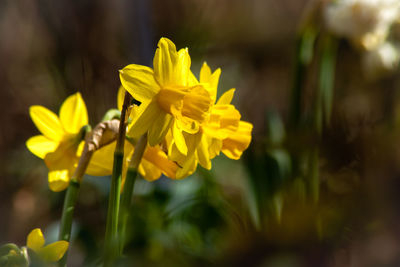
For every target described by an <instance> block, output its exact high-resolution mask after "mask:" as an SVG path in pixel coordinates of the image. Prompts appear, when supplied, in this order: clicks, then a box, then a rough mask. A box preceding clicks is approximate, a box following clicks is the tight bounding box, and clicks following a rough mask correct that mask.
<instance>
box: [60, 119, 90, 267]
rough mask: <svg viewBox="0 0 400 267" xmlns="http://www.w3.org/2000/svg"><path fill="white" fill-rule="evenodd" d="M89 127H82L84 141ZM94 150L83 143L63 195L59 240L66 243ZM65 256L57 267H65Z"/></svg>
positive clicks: (87, 143) (86, 143)
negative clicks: (84, 176)
mask: <svg viewBox="0 0 400 267" xmlns="http://www.w3.org/2000/svg"><path fill="white" fill-rule="evenodd" d="M90 130H91V127H90V126H89V125H86V126H84V127H82V130H81V132H82V136H85V135H86V136H87V138H86V139H89V136H90V135H89V134H88V133H89V132H90ZM93 152H94V150H93V149H90V142H88V141H86V142H85V147H84V150H83V152H82V155H81V157H80V159H79V163H78V167H77V168H76V169H75V172H74V174H73V176H72V178H71V181H70V183H69V185H68V189H67V193H66V194H65V199H64V207H63V211H62V216H61V225H60V231H59V237H58V238H59V240H65V241H67V242H69V241H70V238H71V228H72V220H73V215H74V210H75V204H76V202H77V200H78V193H79V187H80V183H81V181H82V178H83V175H84V174H85V171H86V168H87V166H88V165H89V162H90V158H91V157H92V155H93ZM67 254H68V251H67V252H66V253H65V254H64V256H63V257H62V259H61V260H60V261H59V266H66V262H67Z"/></svg>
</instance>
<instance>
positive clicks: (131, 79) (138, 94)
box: [119, 64, 160, 102]
mask: <svg viewBox="0 0 400 267" xmlns="http://www.w3.org/2000/svg"><path fill="white" fill-rule="evenodd" d="M119 77H120V79H121V83H122V86H123V87H124V88H125V90H127V91H128V92H129V93H130V94H131V95H132V97H133V98H135V99H136V100H138V101H140V102H144V101H149V100H151V99H152V98H153V97H154V96H155V95H156V94H157V93H158V91H159V90H160V86H159V85H158V84H157V82H156V81H155V79H154V74H153V70H152V69H151V68H149V67H146V66H142V65H136V64H131V65H128V66H126V67H125V68H123V69H122V70H120V73H119Z"/></svg>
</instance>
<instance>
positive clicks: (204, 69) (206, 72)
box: [200, 62, 211, 83]
mask: <svg viewBox="0 0 400 267" xmlns="http://www.w3.org/2000/svg"><path fill="white" fill-rule="evenodd" d="M210 78H211V69H210V67H209V66H208V65H207V62H204V63H203V66H201V70H200V82H201V83H208V82H209V80H210Z"/></svg>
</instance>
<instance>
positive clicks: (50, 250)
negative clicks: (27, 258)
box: [26, 228, 69, 262]
mask: <svg viewBox="0 0 400 267" xmlns="http://www.w3.org/2000/svg"><path fill="white" fill-rule="evenodd" d="M45 242H46V241H45V239H44V236H43V233H42V230H40V229H39V228H36V229H34V230H32V231H31V232H30V233H29V235H28V237H27V240H26V246H27V247H28V248H29V249H31V250H33V251H34V252H35V253H36V254H37V255H38V256H39V258H40V259H41V260H42V261H44V262H57V261H59V260H60V259H61V258H62V257H63V256H64V254H65V252H66V251H67V249H68V245H69V242H67V241H64V240H60V241H56V242H54V243H51V244H48V245H45Z"/></svg>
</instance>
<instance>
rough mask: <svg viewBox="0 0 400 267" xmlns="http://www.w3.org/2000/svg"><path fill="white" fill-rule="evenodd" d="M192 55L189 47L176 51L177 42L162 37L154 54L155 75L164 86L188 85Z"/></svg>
mask: <svg viewBox="0 0 400 267" xmlns="http://www.w3.org/2000/svg"><path fill="white" fill-rule="evenodd" d="M190 64H191V60H190V56H189V53H188V50H187V48H186V49H181V50H179V51H178V52H177V51H176V46H175V44H174V43H173V42H172V41H171V40H169V39H167V38H161V39H160V41H159V42H158V48H157V50H156V53H155V55H154V60H153V66H154V77H155V78H156V80H157V81H158V83H159V84H160V85H162V86H170V85H180V86H187V84H188V78H189V75H190Z"/></svg>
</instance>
